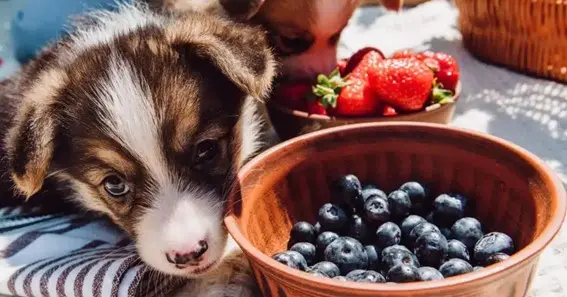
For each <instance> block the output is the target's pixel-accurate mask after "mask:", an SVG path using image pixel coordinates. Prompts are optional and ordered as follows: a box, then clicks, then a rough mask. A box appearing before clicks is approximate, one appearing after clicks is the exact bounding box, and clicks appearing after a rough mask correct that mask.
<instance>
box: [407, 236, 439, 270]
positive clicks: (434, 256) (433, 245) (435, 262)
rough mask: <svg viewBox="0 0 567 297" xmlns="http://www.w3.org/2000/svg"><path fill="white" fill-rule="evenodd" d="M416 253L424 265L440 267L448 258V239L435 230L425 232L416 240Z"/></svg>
mask: <svg viewBox="0 0 567 297" xmlns="http://www.w3.org/2000/svg"><path fill="white" fill-rule="evenodd" d="M414 253H415V255H416V256H417V259H419V263H421V264H422V265H426V266H434V267H439V265H441V263H443V261H445V259H446V258H447V239H446V238H445V236H443V235H441V233H438V232H435V231H430V232H427V233H424V234H423V235H421V236H420V237H419V238H418V239H417V240H416V242H415V248H414Z"/></svg>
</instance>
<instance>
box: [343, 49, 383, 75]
mask: <svg viewBox="0 0 567 297" xmlns="http://www.w3.org/2000/svg"><path fill="white" fill-rule="evenodd" d="M369 52H376V53H378V55H379V56H380V60H384V59H385V56H384V54H382V52H381V51H380V50H379V49H377V48H375V47H365V48H362V49H359V50H358V51H356V53H354V54H353V55H352V56H351V57H350V59H348V63H347V65H346V67H345V68H344V72H343V71H341V74H342V75H347V74H349V73H351V72H352V71H353V70H354V68H356V67H357V66H358V64H360V62H361V61H362V59H363V58H364V57H365V56H366V54H368V53H369Z"/></svg>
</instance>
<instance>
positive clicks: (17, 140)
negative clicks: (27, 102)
mask: <svg viewBox="0 0 567 297" xmlns="http://www.w3.org/2000/svg"><path fill="white" fill-rule="evenodd" d="M53 130H54V120H53V119H52V118H50V117H49V116H48V115H47V114H42V113H41V112H40V110H39V109H38V108H37V107H34V106H28V107H27V108H24V109H23V110H21V114H20V115H19V116H18V119H17V121H16V125H15V126H13V127H12V129H11V130H10V131H9V134H8V137H7V139H6V148H7V154H8V160H9V166H10V171H11V175H12V180H13V181H14V184H15V186H16V189H17V190H18V191H19V192H20V193H21V194H23V195H24V196H25V197H26V198H29V197H31V196H32V195H33V194H35V193H37V192H39V190H41V188H42V186H43V181H44V180H45V178H46V176H47V172H48V170H49V166H50V164H51V159H52V155H53V141H52V138H53V133H54V131H53Z"/></svg>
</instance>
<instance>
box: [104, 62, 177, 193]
mask: <svg viewBox="0 0 567 297" xmlns="http://www.w3.org/2000/svg"><path fill="white" fill-rule="evenodd" d="M107 75H108V77H107V79H106V81H104V82H102V83H101V85H100V86H99V88H98V90H97V98H96V101H97V102H98V104H100V107H101V109H102V110H103V111H102V112H101V114H100V117H101V118H102V119H103V121H104V122H105V125H106V127H107V128H108V129H107V133H108V134H109V135H110V136H112V137H113V138H114V139H115V140H116V141H117V142H118V143H120V144H122V145H123V146H124V147H125V148H126V149H128V151H130V153H132V154H133V155H134V156H136V157H137V158H138V160H141V161H142V162H143V163H144V165H145V166H146V169H147V170H148V171H149V172H151V175H152V177H153V178H154V179H155V180H156V181H157V183H158V185H159V186H160V187H172V186H173V185H171V180H172V177H171V176H170V175H169V171H168V168H167V164H166V161H165V157H164V154H163V151H162V145H161V138H160V122H161V119H163V115H160V114H157V111H156V107H155V106H154V103H153V99H152V95H151V92H150V90H149V87H148V85H147V83H146V81H145V79H144V78H143V77H140V76H138V75H137V74H136V73H135V71H134V69H133V68H132V66H131V65H129V64H128V63H127V62H125V61H124V60H122V59H121V58H120V57H118V56H113V57H110V66H109V69H108V70H107Z"/></svg>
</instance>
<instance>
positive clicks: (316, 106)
mask: <svg viewBox="0 0 567 297" xmlns="http://www.w3.org/2000/svg"><path fill="white" fill-rule="evenodd" d="M307 113H309V114H320V115H327V109H326V108H325V106H323V104H321V102H319V101H316V100H315V101H313V100H310V101H307Z"/></svg>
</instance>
